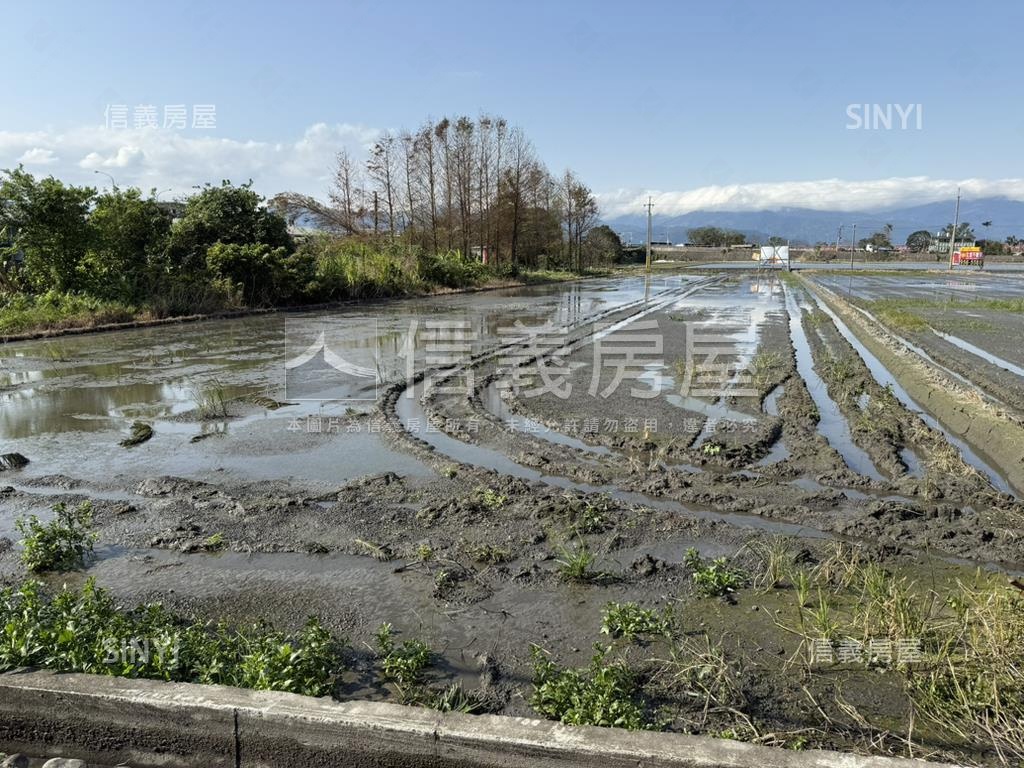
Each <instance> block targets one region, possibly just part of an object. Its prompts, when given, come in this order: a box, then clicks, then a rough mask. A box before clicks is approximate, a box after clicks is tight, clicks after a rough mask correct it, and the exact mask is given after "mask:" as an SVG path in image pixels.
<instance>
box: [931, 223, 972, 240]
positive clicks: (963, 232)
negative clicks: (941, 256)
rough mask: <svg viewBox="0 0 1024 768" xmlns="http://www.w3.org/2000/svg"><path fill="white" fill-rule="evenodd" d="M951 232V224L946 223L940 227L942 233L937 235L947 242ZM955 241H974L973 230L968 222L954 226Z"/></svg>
mask: <svg viewBox="0 0 1024 768" xmlns="http://www.w3.org/2000/svg"><path fill="white" fill-rule="evenodd" d="M952 232H953V225H952V224H947V225H946V226H945V227H943V228H942V234H941V235H940V236H939V238H940V239H941V240H945V241H946V242H947V243H948V242H949V236H950V234H951V233H952ZM956 242H958V243H967V242H974V230H973V229H971V225H970V224H969V223H968V222H966V221H965V222H963V223H962V224H958V225H957V228H956Z"/></svg>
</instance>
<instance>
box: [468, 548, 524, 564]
mask: <svg viewBox="0 0 1024 768" xmlns="http://www.w3.org/2000/svg"><path fill="white" fill-rule="evenodd" d="M466 554H467V555H469V556H470V557H471V558H473V560H474V561H475V562H478V563H482V564H484V565H500V564H501V563H507V562H509V561H510V560H512V559H513V558H512V552H511V550H509V549H508V548H506V547H499V546H497V545H495V544H475V545H467V546H466Z"/></svg>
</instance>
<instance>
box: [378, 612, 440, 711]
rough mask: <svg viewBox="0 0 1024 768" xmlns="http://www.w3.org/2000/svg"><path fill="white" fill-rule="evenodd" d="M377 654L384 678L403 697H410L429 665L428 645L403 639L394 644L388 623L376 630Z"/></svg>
mask: <svg viewBox="0 0 1024 768" xmlns="http://www.w3.org/2000/svg"><path fill="white" fill-rule="evenodd" d="M377 655H378V657H379V658H380V663H381V668H382V669H383V671H384V677H385V679H387V680H389V681H390V682H392V683H394V685H395V687H396V688H398V691H399V693H400V694H401V696H402V697H403V698H410V697H411V696H412V695H413V694H414V693H415V692H417V691H418V690H419V689H420V687H421V686H422V685H423V676H424V673H425V672H426V670H427V667H429V666H430V659H431V655H432V654H431V650H430V646H428V645H427V644H426V643H424V642H423V641H422V640H418V639H413V640H405V641H404V642H403V643H402V644H401V645H396V644H395V638H394V633H393V631H392V629H391V625H390V624H381V625H380V629H378V630H377Z"/></svg>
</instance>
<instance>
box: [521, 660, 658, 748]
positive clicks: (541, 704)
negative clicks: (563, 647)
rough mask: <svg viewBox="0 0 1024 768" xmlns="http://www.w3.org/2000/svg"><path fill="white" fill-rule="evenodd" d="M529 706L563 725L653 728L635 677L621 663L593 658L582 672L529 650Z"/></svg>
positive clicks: (623, 663)
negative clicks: (531, 660)
mask: <svg viewBox="0 0 1024 768" xmlns="http://www.w3.org/2000/svg"><path fill="white" fill-rule="evenodd" d="M530 706H532V707H533V708H534V710H536V711H537V712H538V713H539V714H541V715H543V716H544V717H546V718H548V719H550V720H557V721H559V722H561V723H564V724H566V725H599V726H605V727H614V728H627V729H629V730H633V731H636V730H644V729H650V728H653V727H654V723H653V721H652V719H651V718H650V716H649V715H648V711H647V710H648V708H647V706H646V703H645V702H644V700H643V698H642V696H641V685H640V682H639V680H638V678H637V675H636V674H635V673H634V672H633V671H632V670H631V669H630V668H629V666H628V665H627V664H626V663H625V662H622V661H614V662H609V663H606V662H605V654H604V653H602V652H598V653H597V654H595V656H594V658H593V660H592V661H591V663H590V666H588V667H585V668H583V669H571V668H564V667H559V666H558V665H557V664H556V663H555V662H554V661H552V660H551V659H550V658H549V657H548V656H547V654H545V653H544V651H542V650H541V649H540V648H538V647H537V646H534V647H533V695H532V696H531V697H530Z"/></svg>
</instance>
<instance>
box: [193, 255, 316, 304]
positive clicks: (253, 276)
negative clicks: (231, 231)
mask: <svg viewBox="0 0 1024 768" xmlns="http://www.w3.org/2000/svg"><path fill="white" fill-rule="evenodd" d="M206 267H207V269H208V270H209V272H210V274H211V276H213V278H214V279H215V280H216V279H222V280H227V281H228V282H230V283H231V285H232V286H233V287H234V288H235V289H236V290H238V291H240V292H241V294H242V297H243V300H244V301H245V303H246V304H247V305H248V306H257V305H260V304H275V303H277V302H280V301H288V300H289V299H292V298H294V297H295V296H296V295H298V294H300V293H301V292H302V291H304V290H305V289H306V287H307V286H308V285H309V284H310V282H311V281H312V280H313V278H314V273H315V266H314V261H313V257H312V255H310V254H308V253H305V252H302V251H300V252H299V253H297V254H295V255H289V254H288V251H287V249H285V248H283V247H279V248H271V247H270V246H269V245H265V244H262V243H254V244H249V245H238V244H236V243H216V244H215V245H213V246H212V247H211V248H210V249H209V250H208V251H207V252H206Z"/></svg>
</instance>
